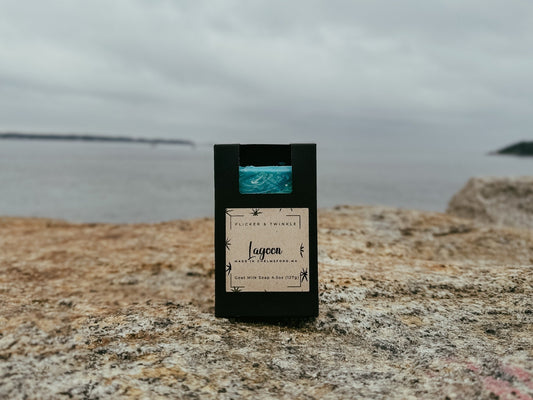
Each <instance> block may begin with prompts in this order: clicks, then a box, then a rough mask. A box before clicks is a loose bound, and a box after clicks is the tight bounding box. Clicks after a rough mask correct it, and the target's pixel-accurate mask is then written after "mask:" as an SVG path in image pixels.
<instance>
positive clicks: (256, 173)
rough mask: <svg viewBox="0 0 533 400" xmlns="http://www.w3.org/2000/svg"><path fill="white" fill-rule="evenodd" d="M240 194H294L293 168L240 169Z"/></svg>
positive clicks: (251, 167)
mask: <svg viewBox="0 0 533 400" xmlns="http://www.w3.org/2000/svg"><path fill="white" fill-rule="evenodd" d="M239 192H241V193H242V194H287V193H292V166H290V165H280V166H266V167H254V166H253V165H249V166H246V167H239Z"/></svg>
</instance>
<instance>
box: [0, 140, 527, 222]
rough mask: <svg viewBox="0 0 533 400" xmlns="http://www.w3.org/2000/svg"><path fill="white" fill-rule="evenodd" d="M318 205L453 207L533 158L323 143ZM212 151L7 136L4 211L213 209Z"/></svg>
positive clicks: (159, 216) (86, 213) (161, 216)
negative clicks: (470, 189) (457, 198)
mask: <svg viewBox="0 0 533 400" xmlns="http://www.w3.org/2000/svg"><path fill="white" fill-rule="evenodd" d="M318 154H319V157H318V163H319V165H318V203H319V207H329V206H334V205H337V204H383V205H391V206H400V207H406V208H415V209H423V210H435V211H444V210H445V208H446V205H447V203H448V201H449V199H450V197H451V196H452V195H453V194H454V193H455V192H456V191H457V190H459V189H460V188H461V187H462V185H463V184H464V183H465V182H466V180H467V179H468V178H469V177H471V176H480V175H531V174H532V173H533V159H524V158H513V157H497V156H487V155H484V154H483V151H477V150H476V151H471V150H461V151H459V152H457V151H453V152H451V151H441V150H434V151H415V150H413V149H403V150H402V149H398V148H392V149H391V148H387V147H386V146H381V147H380V146H377V147H374V148H372V146H361V147H358V146H357V144H351V145H342V146H340V145H328V144H323V145H322V144H321V145H319V147H318ZM212 209H213V161H212V147H211V146H198V147H196V148H190V147H185V146H148V145H139V144H116V143H86V142H46V141H43V142H37V141H8V140H3V141H0V215H10V216H39V217H51V218H61V219H66V220H70V221H80V222H81V221H88V222H152V221H165V220H172V219H180V218H190V217H202V216H211V215H213V211H212Z"/></svg>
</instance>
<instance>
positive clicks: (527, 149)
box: [489, 141, 533, 157]
mask: <svg viewBox="0 0 533 400" xmlns="http://www.w3.org/2000/svg"><path fill="white" fill-rule="evenodd" d="M489 154H491V155H508V156H518V157H533V141H522V142H518V143H514V144H512V145H509V146H507V147H504V148H503V149H500V150H496V151H493V152H491V153H489Z"/></svg>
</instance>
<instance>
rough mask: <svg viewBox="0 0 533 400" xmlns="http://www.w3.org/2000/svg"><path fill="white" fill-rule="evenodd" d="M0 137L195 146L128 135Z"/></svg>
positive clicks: (4, 136)
mask: <svg viewBox="0 0 533 400" xmlns="http://www.w3.org/2000/svg"><path fill="white" fill-rule="evenodd" d="M0 139H10V140H50V141H68V142H108V143H141V144H150V145H157V144H170V145H180V146H195V145H196V144H195V142H193V141H192V140H185V139H158V138H154V139H151V138H136V137H130V136H104V135H91V134H55V133H44V134H39V133H15V132H5V133H0Z"/></svg>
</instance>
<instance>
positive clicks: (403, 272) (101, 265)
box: [0, 207, 533, 399]
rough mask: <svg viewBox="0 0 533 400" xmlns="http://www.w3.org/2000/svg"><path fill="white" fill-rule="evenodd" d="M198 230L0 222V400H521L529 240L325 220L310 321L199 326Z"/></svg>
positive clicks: (416, 222) (207, 300)
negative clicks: (315, 308) (316, 308)
mask: <svg viewBox="0 0 533 400" xmlns="http://www.w3.org/2000/svg"><path fill="white" fill-rule="evenodd" d="M212 231H213V221H212V220H210V219H198V220H190V221H175V222H168V223H160V224H144V225H141V224H139V225H107V224H69V223H66V222H62V221H53V220H45V219H23V218H0V398H6V399H7V398H9V399H18V398H45V399H46V398H53V399H61V398H86V399H96V398H110V397H112V398H164V397H169V398H202V399H204V398H222V399H226V398H227V399H230V398H241V397H244V398H246V397H248V398H254V399H261V398H285V399H293V398H302V399H313V398H316V399H319V398H320V399H322V398H324V399H328V398H387V399H408V398H432V399H464V398H470V399H474V398H487V399H496V398H500V399H532V398H533V231H531V230H520V229H511V228H509V229H507V228H498V227H495V226H490V225H480V224H479V223H476V222H473V221H470V220H463V219H459V218H456V217H452V216H449V215H444V214H437V213H423V212H416V211H407V210H399V209H391V208H380V207H338V208H336V209H334V210H328V211H322V212H321V213H320V217H319V261H320V265H319V268H320V299H321V302H320V307H321V308H320V316H319V317H318V318H317V319H314V320H313V319H311V320H285V321H253V320H228V319H217V318H215V317H214V316H213V305H214V299H213V292H214V288H213V245H212V237H213V234H212Z"/></svg>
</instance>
